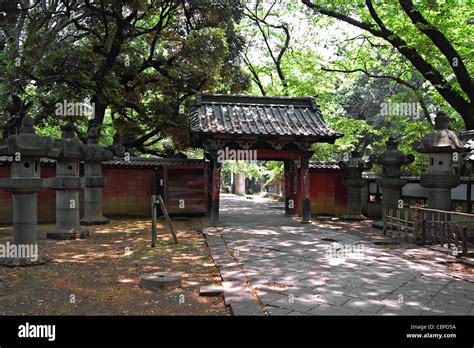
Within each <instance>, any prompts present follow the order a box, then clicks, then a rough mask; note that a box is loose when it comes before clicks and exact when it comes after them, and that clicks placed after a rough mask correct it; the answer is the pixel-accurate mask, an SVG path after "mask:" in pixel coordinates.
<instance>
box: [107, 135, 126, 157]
mask: <svg viewBox="0 0 474 348" xmlns="http://www.w3.org/2000/svg"><path fill="white" fill-rule="evenodd" d="M107 150H108V151H110V152H112V153H113V154H114V156H115V157H124V156H125V154H126V153H127V152H128V153H130V152H131V151H130V149H129V148H127V147H125V146H123V144H122V136H121V135H120V134H119V133H118V132H117V133H115V135H114V143H113V145H112V146H109V147H108V148H107Z"/></svg>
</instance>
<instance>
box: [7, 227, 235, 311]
mask: <svg viewBox="0 0 474 348" xmlns="http://www.w3.org/2000/svg"><path fill="white" fill-rule="evenodd" d="M175 226H176V229H177V231H178V238H179V241H180V242H179V244H177V245H171V244H167V242H169V241H170V240H171V238H170V235H169V234H168V233H166V235H165V236H163V234H162V233H163V226H162V225H159V228H160V230H159V233H161V234H160V235H159V239H160V243H159V244H158V245H157V247H156V248H154V249H153V248H150V247H149V245H150V222H149V220H140V219H136V220H133V219H132V220H112V222H111V223H110V224H109V225H105V226H100V227H94V228H91V229H90V230H91V236H90V237H89V238H88V239H84V240H76V241H53V240H48V239H46V238H45V236H46V232H47V231H48V230H50V229H52V228H53V225H40V226H39V238H40V240H39V248H40V253H42V254H43V255H46V256H49V257H52V258H53V261H51V262H50V263H48V264H46V265H42V266H35V267H28V268H6V267H0V314H1V315H68V314H69V315H229V312H228V310H227V309H226V308H225V306H224V302H223V298H222V297H200V296H199V288H200V287H201V286H203V285H210V284H214V283H217V284H220V280H221V279H220V276H219V272H218V270H217V268H216V267H215V264H214V262H213V261H212V259H211V257H210V255H209V251H208V249H207V246H206V244H205V239H204V237H203V236H202V234H201V233H200V228H201V223H200V221H199V219H198V218H190V219H185V220H182V221H176V222H175ZM10 232H11V228H7V227H3V228H0V243H5V242H7V241H9V240H10V241H11V239H12V237H11V236H10ZM153 271H173V272H181V273H182V275H183V287H182V288H177V289H173V290H160V291H150V290H144V289H141V288H140V286H139V282H140V276H141V274H143V273H148V272H153Z"/></svg>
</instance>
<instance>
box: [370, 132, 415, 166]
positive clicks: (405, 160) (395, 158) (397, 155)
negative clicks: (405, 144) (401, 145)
mask: <svg viewBox="0 0 474 348" xmlns="http://www.w3.org/2000/svg"><path fill="white" fill-rule="evenodd" d="M385 145H387V149H386V150H385V151H384V152H383V153H382V154H381V155H380V156H379V157H375V156H373V157H371V160H372V161H373V162H374V163H376V164H378V165H382V166H390V165H391V166H398V167H401V166H402V165H407V164H410V163H412V162H413V161H414V160H415V156H413V155H412V154H410V155H405V154H403V152H401V151H400V150H398V142H397V141H396V140H395V138H394V137H389V138H388V140H387V141H386V142H385Z"/></svg>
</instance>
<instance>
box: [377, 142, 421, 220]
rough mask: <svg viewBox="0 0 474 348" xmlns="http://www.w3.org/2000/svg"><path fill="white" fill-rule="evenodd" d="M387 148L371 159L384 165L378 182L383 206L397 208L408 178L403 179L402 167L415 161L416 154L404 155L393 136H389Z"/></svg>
mask: <svg viewBox="0 0 474 348" xmlns="http://www.w3.org/2000/svg"><path fill="white" fill-rule="evenodd" d="M385 144H386V145H387V149H386V150H385V151H384V152H383V153H382V154H381V155H380V156H379V157H376V156H372V157H371V161H373V162H374V163H376V164H378V165H381V166H382V178H381V179H377V180H376V183H377V185H378V186H380V187H381V188H382V191H383V198H382V207H383V208H384V211H385V209H396V208H397V207H398V200H399V199H400V191H401V189H402V187H403V186H405V184H406V180H403V179H401V167H402V166H405V165H408V164H410V163H413V161H414V160H415V156H413V155H411V154H410V155H406V156H405V155H404V154H403V153H402V152H401V151H399V150H398V142H397V141H396V140H395V138H393V137H389V138H388V140H387V142H386V143H385Z"/></svg>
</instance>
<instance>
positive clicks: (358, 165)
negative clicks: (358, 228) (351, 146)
mask: <svg viewBox="0 0 474 348" xmlns="http://www.w3.org/2000/svg"><path fill="white" fill-rule="evenodd" d="M339 166H340V167H341V168H345V169H346V170H347V171H348V172H349V177H348V178H347V179H346V181H345V184H346V187H347V214H345V215H343V216H341V219H346V220H365V216H364V215H362V213H361V209H362V207H361V198H362V196H361V189H362V187H364V186H365V185H367V179H364V178H362V172H364V171H366V170H369V169H371V168H372V163H371V162H368V161H365V160H364V159H362V157H361V154H360V152H359V151H352V152H351V158H349V160H348V161H340V162H339Z"/></svg>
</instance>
